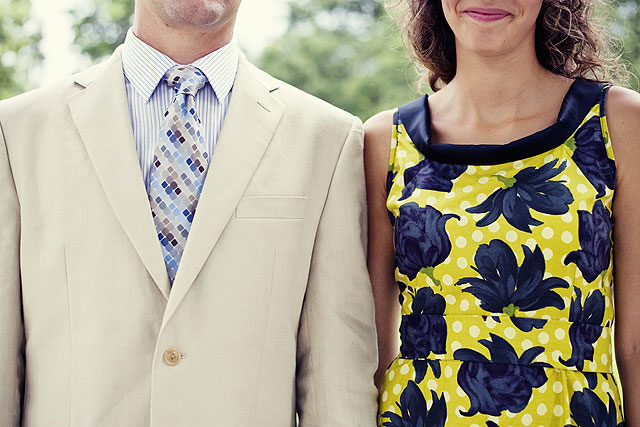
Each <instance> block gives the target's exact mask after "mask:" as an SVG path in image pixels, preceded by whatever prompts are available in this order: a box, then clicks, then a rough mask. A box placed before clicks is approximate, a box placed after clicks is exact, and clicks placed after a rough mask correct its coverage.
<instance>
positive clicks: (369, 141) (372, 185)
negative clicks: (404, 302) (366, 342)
mask: <svg viewBox="0 0 640 427" xmlns="http://www.w3.org/2000/svg"><path fill="white" fill-rule="evenodd" d="M392 128H393V111H384V112H382V113H379V114H377V115H375V116H373V117H372V118H370V119H369V120H368V121H367V122H366V123H365V124H364V131H365V136H364V163H365V177H366V182H367V204H368V208H367V210H368V215H369V244H368V254H367V267H368V269H369V275H370V277H371V285H372V287H373V296H374V300H375V308H376V328H377V331H378V356H379V368H378V372H377V373H376V384H377V385H378V386H380V383H381V381H382V376H383V375H384V371H385V368H386V367H387V365H388V364H389V363H390V362H391V360H392V359H393V358H394V357H395V356H396V355H397V352H398V327H399V319H400V304H398V293H399V289H398V286H397V285H396V283H395V279H394V272H395V263H394V248H393V227H392V226H391V222H390V221H389V216H388V214H387V207H386V201H387V188H386V183H387V172H388V169H389V155H390V151H391V138H392Z"/></svg>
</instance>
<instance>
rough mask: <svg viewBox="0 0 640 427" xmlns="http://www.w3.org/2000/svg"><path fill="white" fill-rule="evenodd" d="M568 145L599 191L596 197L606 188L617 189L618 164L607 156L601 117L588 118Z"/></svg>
mask: <svg viewBox="0 0 640 427" xmlns="http://www.w3.org/2000/svg"><path fill="white" fill-rule="evenodd" d="M567 145H569V147H570V148H573V150H574V151H573V155H572V157H571V158H572V159H573V161H574V162H576V165H578V167H579V168H580V170H581V171H582V173H583V174H584V176H585V177H586V178H587V179H588V180H589V182H590V183H591V184H592V185H593V187H594V188H595V189H596V191H597V192H598V194H597V195H596V197H598V198H600V197H602V196H604V194H605V191H606V188H610V189H612V190H614V189H615V187H616V165H615V161H614V160H613V159H610V158H609V157H608V156H607V149H606V147H605V143H604V139H603V136H602V130H601V128H600V117H598V116H593V117H592V118H590V119H589V120H587V122H586V123H585V124H584V125H582V126H581V127H580V129H578V130H577V131H576V133H575V135H574V137H573V139H570V140H569V141H568V144H567Z"/></svg>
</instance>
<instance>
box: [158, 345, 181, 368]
mask: <svg viewBox="0 0 640 427" xmlns="http://www.w3.org/2000/svg"><path fill="white" fill-rule="evenodd" d="M180 356H181V355H180V352H179V351H178V350H176V349H175V348H170V349H168V350H167V351H165V352H164V355H163V356H162V360H163V361H164V363H165V364H166V365H168V366H176V365H177V364H178V363H180Z"/></svg>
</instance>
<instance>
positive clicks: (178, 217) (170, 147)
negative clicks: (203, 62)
mask: <svg viewBox="0 0 640 427" xmlns="http://www.w3.org/2000/svg"><path fill="white" fill-rule="evenodd" d="M164 81H165V82H166V83H167V84H168V85H169V86H171V87H173V88H174V90H175V98H174V99H173V102H172V103H171V105H169V108H168V109H167V111H166V112H165V113H164V119H163V121H162V126H161V128H160V140H159V141H158V147H157V148H156V152H155V156H154V159H153V163H152V165H151V171H150V173H149V201H150V203H151V213H152V215H153V219H154V222H155V224H156V229H157V231H158V238H159V239H160V244H161V246H162V254H163V256H164V261H165V264H166V266H167V273H168V274H169V280H170V282H171V284H173V281H174V279H175V277H176V273H177V271H178V265H179V264H180V259H181V258H182V252H183V251H184V247H185V244H186V243H187V236H188V235H189V230H190V229H191V223H192V222H193V217H194V215H195V213H196V207H197V205H198V199H199V197H200V192H201V191H202V185H203V183H204V179H205V176H206V174H207V169H208V166H209V154H208V153H207V152H206V145H205V141H204V138H203V136H202V133H201V132H200V118H199V117H198V114H197V113H196V111H195V95H196V93H197V92H198V90H200V88H201V87H202V86H204V84H205V83H206V82H207V77H206V76H205V75H204V73H202V71H200V70H199V69H197V68H195V67H190V66H184V65H178V66H175V67H173V68H171V69H170V70H169V71H167V73H166V74H165V76H164Z"/></svg>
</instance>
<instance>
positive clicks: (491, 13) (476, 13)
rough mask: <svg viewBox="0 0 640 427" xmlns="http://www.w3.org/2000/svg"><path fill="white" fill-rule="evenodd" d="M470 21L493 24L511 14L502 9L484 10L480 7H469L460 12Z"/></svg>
mask: <svg viewBox="0 0 640 427" xmlns="http://www.w3.org/2000/svg"><path fill="white" fill-rule="evenodd" d="M462 13H463V14H465V15H467V16H468V17H470V18H471V19H474V20H476V21H480V22H494V21H499V20H501V19H504V18H506V17H508V16H511V13H509V12H507V11H506V10H502V9H486V8H481V7H470V8H467V9H465V10H463V11H462Z"/></svg>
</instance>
